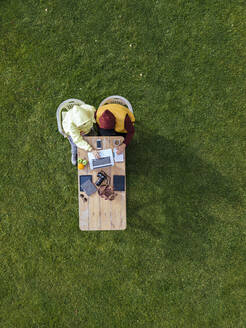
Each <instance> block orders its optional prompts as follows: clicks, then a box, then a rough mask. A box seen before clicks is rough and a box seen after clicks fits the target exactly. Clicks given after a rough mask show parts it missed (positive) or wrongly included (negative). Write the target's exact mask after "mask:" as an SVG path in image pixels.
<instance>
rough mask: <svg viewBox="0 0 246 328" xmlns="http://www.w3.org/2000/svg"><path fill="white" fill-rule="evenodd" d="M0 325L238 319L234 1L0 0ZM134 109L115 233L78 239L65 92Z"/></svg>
mask: <svg viewBox="0 0 246 328" xmlns="http://www.w3.org/2000/svg"><path fill="white" fill-rule="evenodd" d="M0 33H1V37H0V54H1V56H0V73H1V87H0V90H1V91H0V107H1V108H0V115H1V116H0V131H1V138H0V142H1V145H0V149H1V162H0V165H1V185H0V190H1V203H0V228H1V231H0V235H1V245H0V254H1V259H0V298H1V300H0V327H1V328H2V327H3V328H5V327H6V328H12V327H16V328H22V327H27V328H39V327H40V328H41V327H42V328H47V327H59V328H60V327H85V328H104V327H105V328H128V327H134V328H135V327H140V328H142V327H148V328H162V327H163V328H168V327H170V328H175V327H177V328H180V327H187V328H190V327H198V328H205V327H209V328H210V327H218V328H224V327H225V328H235V327H236V328H238V327H242V328H244V327H246V211H245V210H246V194H245V189H246V173H245V172H246V151H245V149H246V112H245V110H246V106H245V104H246V94H245V87H246V84H245V81H246V73H245V72H246V6H245V2H244V1H242V0H234V1H229V0H224V1H219V0H213V1H212V0H196V1H195V0H193V1H192V0H191V1H185V0H173V1H168V0H155V1H152V0H140V1H136V0H131V1H130V0H107V1H101V0H97V1H85V0H83V1H82V0H79V1H71V0H70V1H68V0H63V1H58V0H53V1H51V0H46V1H44V0H37V1H34V0H32V1H31V0H26V1H17V0H9V1H1V2H0ZM113 94H119V95H121V96H124V97H126V98H127V99H128V100H129V101H130V102H131V103H132V105H133V108H134V113H135V116H136V120H137V122H136V134H135V136H134V140H133V141H132V143H131V145H130V146H129V148H128V150H127V229H126V230H125V231H115V232H81V231H80V230H79V224H78V198H77V171H76V168H75V167H73V166H72V165H71V161H70V159H71V156H70V145H69V143H68V141H67V140H65V139H64V138H63V137H62V136H61V135H60V134H59V133H58V130H57V123H56V109H57V107H58V105H59V104H60V103H61V102H62V101H64V100H66V99H68V98H78V99H81V100H83V101H85V102H86V103H88V104H91V105H94V106H95V107H97V106H98V105H99V103H100V102H101V101H102V100H103V99H104V98H105V97H107V96H109V95H113Z"/></svg>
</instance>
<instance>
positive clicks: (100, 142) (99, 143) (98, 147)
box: [97, 139, 102, 149]
mask: <svg viewBox="0 0 246 328" xmlns="http://www.w3.org/2000/svg"><path fill="white" fill-rule="evenodd" d="M97 149H102V140H101V139H97Z"/></svg>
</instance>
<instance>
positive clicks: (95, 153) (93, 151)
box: [92, 150, 100, 158]
mask: <svg viewBox="0 0 246 328" xmlns="http://www.w3.org/2000/svg"><path fill="white" fill-rule="evenodd" d="M92 154H93V155H94V156H95V157H96V158H100V154H99V152H98V151H97V150H92Z"/></svg>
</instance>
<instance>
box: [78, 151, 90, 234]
mask: <svg viewBox="0 0 246 328" xmlns="http://www.w3.org/2000/svg"><path fill="white" fill-rule="evenodd" d="M78 158H86V156H85V151H83V150H82V149H78ZM87 174H89V173H88V165H87V166H86V167H85V168H84V169H83V170H79V169H78V191H79V194H78V198H79V228H80V230H88V228H89V211H88V202H87V203H86V202H84V201H83V199H82V198H81V197H80V194H84V193H83V192H80V176H81V175H87Z"/></svg>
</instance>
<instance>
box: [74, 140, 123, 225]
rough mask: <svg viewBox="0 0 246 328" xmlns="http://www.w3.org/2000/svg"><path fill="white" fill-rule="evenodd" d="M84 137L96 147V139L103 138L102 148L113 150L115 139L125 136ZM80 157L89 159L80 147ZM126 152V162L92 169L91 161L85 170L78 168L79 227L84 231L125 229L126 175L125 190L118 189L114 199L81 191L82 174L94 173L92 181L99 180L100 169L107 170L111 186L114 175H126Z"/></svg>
mask: <svg viewBox="0 0 246 328" xmlns="http://www.w3.org/2000/svg"><path fill="white" fill-rule="evenodd" d="M84 139H85V140H86V141H87V142H88V143H89V144H90V145H91V146H92V147H93V148H94V149H96V140H97V139H101V140H102V148H103V149H108V148H111V149H112V150H113V148H114V147H115V146H114V140H120V142H122V141H123V140H124V138H123V137H120V136H119V137H118V136H113V137H102V136H96V137H89V136H88V137H84ZM77 151H78V158H83V159H87V160H88V155H87V152H86V151H84V150H83V149H80V148H78V150H77ZM125 159H126V158H125V152H124V162H117V163H114V166H108V167H104V168H101V169H94V170H91V169H90V165H89V163H88V164H87V165H86V166H85V168H84V169H83V170H79V169H78V191H79V195H78V198H79V228H80V230H83V231H89V230H124V229H126V177H125V191H116V194H117V196H116V197H115V199H114V200H112V201H110V200H105V199H104V198H102V197H100V196H99V195H98V192H95V193H94V194H92V195H91V196H87V195H86V194H85V193H84V192H81V191H80V175H92V182H93V183H94V184H95V182H96V181H97V179H98V177H97V173H98V172H99V171H100V170H103V171H105V172H106V173H107V174H108V175H109V176H110V177H111V186H113V175H124V176H125ZM80 194H83V195H85V197H86V198H87V202H84V201H83V199H82V198H81V197H80Z"/></svg>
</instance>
